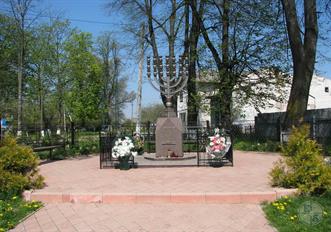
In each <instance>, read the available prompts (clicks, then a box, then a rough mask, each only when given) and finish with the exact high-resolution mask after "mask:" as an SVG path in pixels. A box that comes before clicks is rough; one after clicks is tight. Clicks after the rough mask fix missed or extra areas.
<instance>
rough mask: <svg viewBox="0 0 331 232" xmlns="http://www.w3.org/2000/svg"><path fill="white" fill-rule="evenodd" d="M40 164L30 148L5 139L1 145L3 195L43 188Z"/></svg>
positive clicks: (0, 179) (0, 164)
mask: <svg viewBox="0 0 331 232" xmlns="http://www.w3.org/2000/svg"><path fill="white" fill-rule="evenodd" d="M38 163H39V160H38V158H37V156H36V155H35V154H34V153H33V151H32V149H31V148H30V147H27V146H21V145H18V144H17V143H16V140H15V139H13V138H11V137H5V138H4V140H3V141H2V142H1V144H0V173H1V175H0V183H1V185H0V192H1V194H2V195H10V194H18V193H19V192H22V191H23V190H24V189H28V188H40V187H42V186H43V177H42V176H40V175H39V174H38Z"/></svg>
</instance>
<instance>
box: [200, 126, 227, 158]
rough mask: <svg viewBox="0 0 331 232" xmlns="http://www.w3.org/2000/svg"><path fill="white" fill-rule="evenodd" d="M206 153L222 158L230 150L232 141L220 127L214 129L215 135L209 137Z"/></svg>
mask: <svg viewBox="0 0 331 232" xmlns="http://www.w3.org/2000/svg"><path fill="white" fill-rule="evenodd" d="M209 140H210V141H209V145H207V147H206V153H207V154H208V155H210V156H211V157H212V158H222V157H223V156H224V155H225V154H226V153H227V152H228V150H229V148H230V146H231V141H230V138H228V136H226V135H224V133H222V132H221V130H220V129H219V128H216V129H215V130H214V136H210V137H209Z"/></svg>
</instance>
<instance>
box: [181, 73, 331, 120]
mask: <svg viewBox="0 0 331 232" xmlns="http://www.w3.org/2000/svg"><path fill="white" fill-rule="evenodd" d="M252 79H254V78H252ZM207 82H208V81H207V80H204V81H201V78H200V81H199V83H198V86H197V88H198V91H199V93H200V94H201V96H202V99H203V101H202V104H201V108H202V109H200V110H199V117H198V125H202V126H205V125H206V121H209V122H210V123H211V125H212V124H213V118H214V117H217V116H216V115H213V113H210V106H211V105H213V98H212V96H213V95H214V90H213V87H212V85H208V84H206V83H207ZM201 83H202V84H201ZM263 89H265V91H274V92H276V93H278V92H279V95H280V94H282V95H283V98H284V99H286V100H284V101H282V102H276V101H273V100H269V102H268V104H267V105H268V106H267V107H265V108H256V107H254V106H253V105H250V104H244V105H243V104H241V107H240V108H241V113H240V117H238V118H237V119H235V121H234V123H235V124H241V125H253V124H254V119H255V116H257V114H258V113H259V112H260V113H273V112H285V111H286V107H287V99H288V98H289V93H290V89H291V86H290V85H287V86H286V87H285V88H282V89H281V90H280V89H278V90H277V89H275V88H273V87H270V86H265V87H263ZM281 91H283V92H282V93H280V92H281ZM235 101H236V100H235V94H234V102H235ZM325 108H331V80H330V79H327V78H325V77H321V76H317V75H314V76H313V78H312V81H311V86H310V93H309V99H308V106H307V109H325ZM177 111H178V117H180V118H181V119H182V121H183V123H184V124H185V125H186V122H187V94H186V93H184V94H181V95H180V96H178V99H177Z"/></svg>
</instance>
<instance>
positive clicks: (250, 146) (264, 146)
mask: <svg viewBox="0 0 331 232" xmlns="http://www.w3.org/2000/svg"><path fill="white" fill-rule="evenodd" d="M234 149H236V150H241V151H261V152H279V151H280V150H281V149H280V143H279V142H274V141H269V140H268V141H266V142H259V141H251V140H242V139H236V140H235V143H234Z"/></svg>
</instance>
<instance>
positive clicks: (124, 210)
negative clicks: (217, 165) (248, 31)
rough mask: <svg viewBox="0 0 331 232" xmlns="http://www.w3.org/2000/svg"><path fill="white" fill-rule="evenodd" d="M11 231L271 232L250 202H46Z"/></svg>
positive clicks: (261, 214) (261, 213) (270, 228)
mask: <svg viewBox="0 0 331 232" xmlns="http://www.w3.org/2000/svg"><path fill="white" fill-rule="evenodd" d="M13 231H15V232H21V231H24V232H39V231H42V232H51V231H68V232H69V231H95V232H103V231H104V232H109V231H115V232H122V231H132V232H136V231H140V232H142V231H150V232H163V231H169V232H177V231H178V232H179V231H180V232H193V231H199V232H201V231H204V232H209V231H210V232H211V231H214V232H220V231H225V232H241V231H243V232H257V231H258V232H264V231H275V230H273V228H272V227H271V226H269V225H268V222H267V221H266V219H265V218H264V215H263V212H262V209H261V208H260V206H259V205H254V204H246V205H244V204H231V205H229V204H71V203H62V204H47V205H46V206H45V207H44V208H42V209H41V210H40V211H38V212H37V213H36V214H34V215H32V216H31V217H30V218H28V219H27V220H26V221H25V222H23V223H21V224H20V225H18V226H17V227H16V228H15V229H14V230H13Z"/></svg>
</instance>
